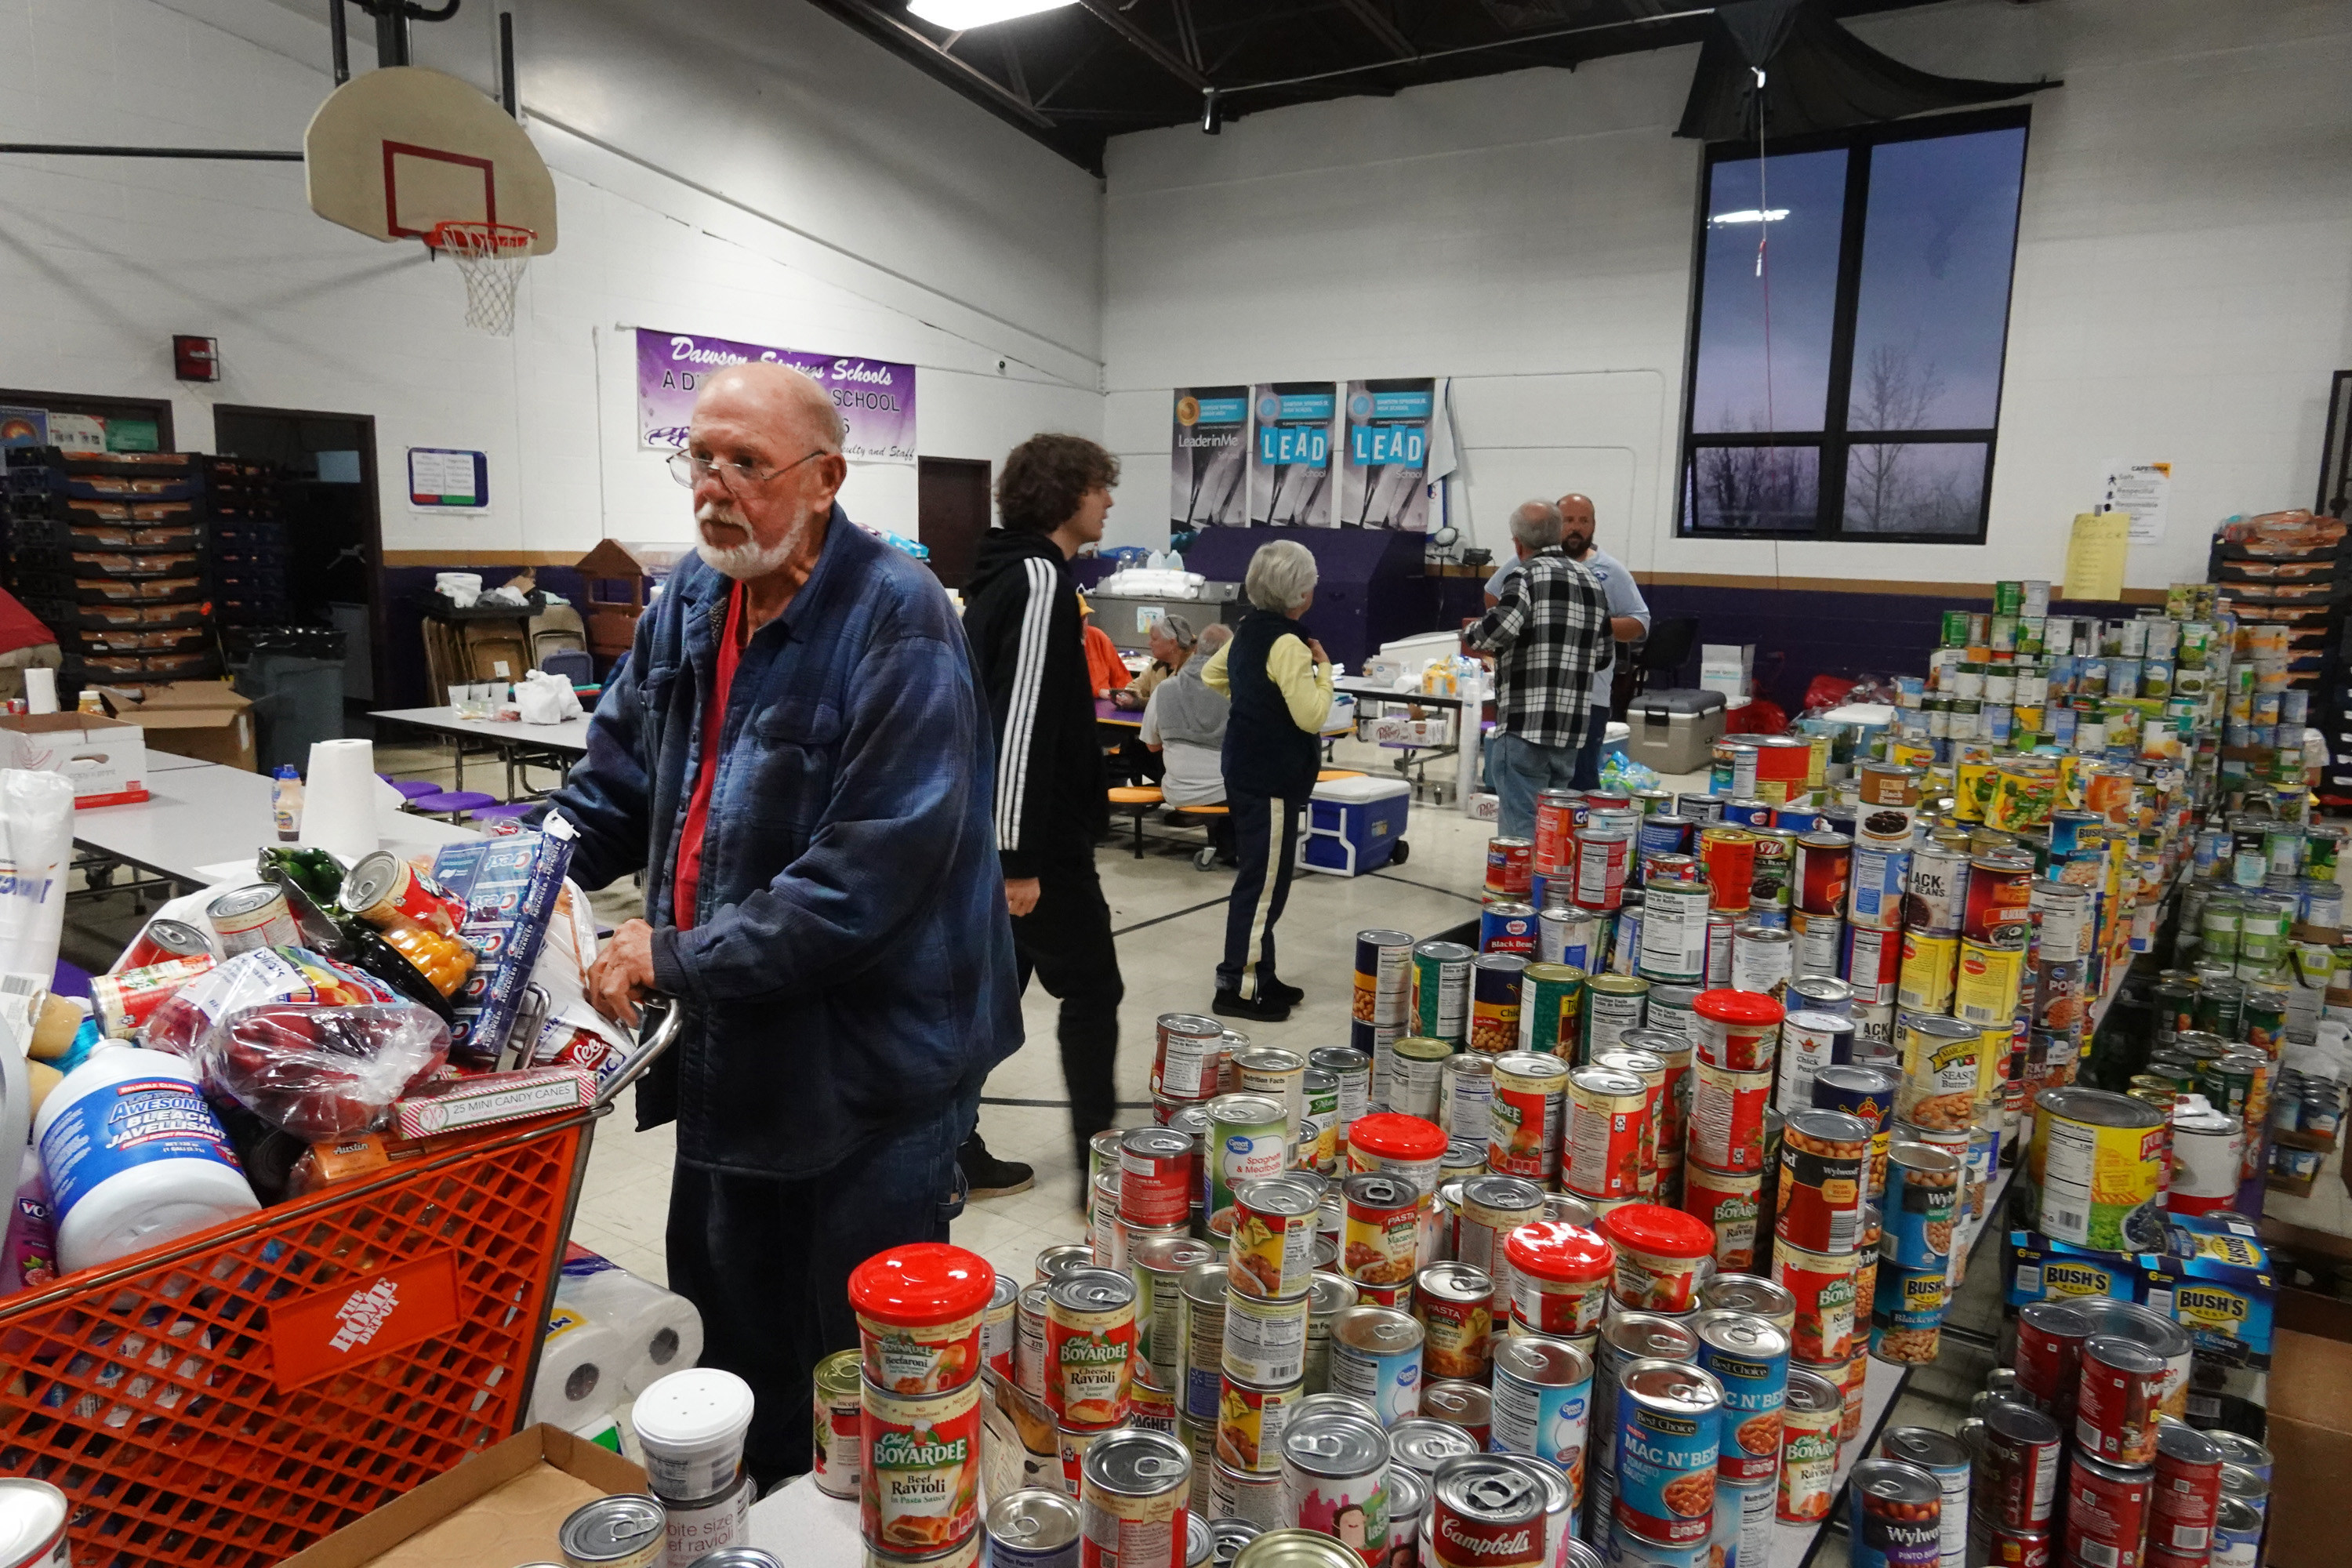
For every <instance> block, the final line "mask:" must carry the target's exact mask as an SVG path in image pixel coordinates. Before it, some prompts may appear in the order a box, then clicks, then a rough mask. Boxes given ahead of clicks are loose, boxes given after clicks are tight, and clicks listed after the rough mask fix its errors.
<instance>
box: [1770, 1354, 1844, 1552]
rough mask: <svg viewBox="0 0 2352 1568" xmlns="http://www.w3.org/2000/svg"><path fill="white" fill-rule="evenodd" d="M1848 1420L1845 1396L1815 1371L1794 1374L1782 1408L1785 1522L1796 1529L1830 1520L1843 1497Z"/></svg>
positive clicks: (1808, 1369) (1782, 1513) (1801, 1370)
mask: <svg viewBox="0 0 2352 1568" xmlns="http://www.w3.org/2000/svg"><path fill="white" fill-rule="evenodd" d="M1844 1415H1845V1391H1844V1390H1843V1388H1841V1387H1839V1386H1838V1384H1836V1383H1835V1382H1833V1381H1832V1380H1831V1379H1830V1378H1827V1377H1824V1376H1823V1375H1822V1373H1818V1372H1815V1371H1814V1370H1813V1369H1812V1368H1811V1367H1809V1366H1795V1367H1790V1369H1789V1394H1788V1400H1787V1403H1786V1404H1784V1405H1782V1406H1781V1409H1780V1518H1781V1520H1782V1521H1785V1522H1787V1523H1790V1524H1818V1523H1820V1522H1821V1521H1822V1520H1825V1519H1827V1518H1828V1517H1829V1516H1830V1503H1831V1500H1832V1499H1833V1498H1835V1496H1836V1495H1837V1465H1838V1428H1839V1426H1840V1424H1841V1423H1842V1422H1843V1418H1844Z"/></svg>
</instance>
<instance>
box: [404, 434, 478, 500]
mask: <svg viewBox="0 0 2352 1568" xmlns="http://www.w3.org/2000/svg"><path fill="white" fill-rule="evenodd" d="M408 504H409V505H410V506H411V507H414V508H416V509H418V510H427V511H480V510H484V509H486V508H487V507H488V505H489V504H490V459H489V458H488V454H486V453H482V452H470V451H462V450H458V449H456V448H453V447H410V448H408Z"/></svg>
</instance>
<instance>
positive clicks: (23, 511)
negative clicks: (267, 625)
mask: <svg viewBox="0 0 2352 1568" xmlns="http://www.w3.org/2000/svg"><path fill="white" fill-rule="evenodd" d="M200 460H201V459H199V458H197V456H196V455H195V454H194V453H188V452H60V451H58V449H57V448H55V447H26V448H20V449H18V450H16V451H12V452H11V453H10V454H9V463H8V469H7V501H8V586H9V589H10V591H11V592H13V593H14V594H15V595H16V597H17V598H18V599H19V600H20V601H22V602H23V604H24V605H25V607H26V609H27V610H29V611H31V612H32V613H33V614H34V615H35V616H37V617H39V618H40V620H41V621H42V622H43V623H44V624H46V625H47V626H48V627H49V629H50V630H51V631H53V632H55V633H56V634H57V637H58V647H59V648H60V649H61V650H62V652H63V653H64V656H65V664H64V668H63V669H62V670H61V671H60V675H61V677H62V679H63V680H64V683H65V684H66V685H67V686H68V688H71V687H78V686H80V685H84V684H97V683H103V684H107V685H135V684H138V683H141V682H144V681H162V680H185V679H195V678H200V677H204V676H208V675H217V674H218V673H219V672H220V670H219V657H218V654H217V652H216V651H215V647H214V639H213V634H212V626H211V608H210V598H211V593H210V587H209V583H208V580H207V573H206V565H205V515H204V499H203V498H204V485H203V477H202V474H201V472H200V470H199V468H198V466H197V465H198V463H199V461H200Z"/></svg>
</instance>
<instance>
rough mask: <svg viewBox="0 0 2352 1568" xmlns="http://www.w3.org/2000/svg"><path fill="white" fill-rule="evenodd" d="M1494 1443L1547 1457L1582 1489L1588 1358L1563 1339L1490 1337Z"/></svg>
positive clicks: (1577, 1490)
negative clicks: (1492, 1351)
mask: <svg viewBox="0 0 2352 1568" xmlns="http://www.w3.org/2000/svg"><path fill="white" fill-rule="evenodd" d="M1493 1392H1494V1424H1493V1429H1492V1434H1491V1436H1492V1441H1493V1445H1494V1447H1495V1448H1496V1450H1497V1451H1499V1452H1502V1453H1507V1454H1532V1455H1534V1456H1535V1457H1536V1458H1540V1459H1549V1460H1550V1461H1551V1462H1552V1463H1553V1464H1555V1465H1558V1466H1559V1468H1561V1469H1562V1470H1563V1471H1565V1472H1566V1473H1567V1475H1568V1484H1569V1488H1570V1492H1571V1493H1572V1494H1573V1495H1574V1496H1575V1497H1577V1498H1578V1499H1581V1498H1582V1496H1583V1494H1584V1467H1585V1444H1586V1441H1587V1434H1588V1432H1589V1430H1590V1422H1591V1413H1592V1358H1591V1357H1590V1356H1588V1355H1587V1354H1585V1352H1583V1351H1581V1350H1580V1349H1578V1348H1577V1347H1576V1346H1575V1345H1572V1344H1570V1343H1568V1342H1566V1341H1563V1340H1552V1339H1538V1338H1536V1337H1534V1336H1532V1335H1526V1334H1511V1335H1507V1336H1505V1337H1503V1338H1501V1339H1498V1340H1496V1342H1495V1360H1494V1384H1493Z"/></svg>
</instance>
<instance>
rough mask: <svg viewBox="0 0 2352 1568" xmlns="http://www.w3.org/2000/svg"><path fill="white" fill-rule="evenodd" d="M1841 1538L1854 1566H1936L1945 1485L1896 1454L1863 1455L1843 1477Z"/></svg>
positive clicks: (1939, 1559)
mask: <svg viewBox="0 0 2352 1568" xmlns="http://www.w3.org/2000/svg"><path fill="white" fill-rule="evenodd" d="M1848 1490H1849V1494H1850V1495H1851V1496H1852V1498H1853V1505H1852V1506H1853V1519H1852V1521H1850V1524H1849V1527H1848V1530H1847V1534H1846V1539H1847V1542H1848V1549H1849V1551H1850V1552H1851V1553H1852V1558H1853V1568H1937V1564H1938V1563H1941V1562H1942V1561H1943V1554H1944V1540H1943V1535H1944V1527H1943V1516H1944V1489H1943V1487H1942V1486H1941V1484H1940V1483H1938V1482H1937V1479H1936V1478H1935V1477H1934V1476H1932V1475H1929V1474H1928V1473H1927V1471H1926V1470H1923V1469H1921V1468H1919V1467H1918V1466H1916V1465H1912V1464H1906V1463H1905V1462H1904V1461H1903V1460H1901V1459H1864V1460H1863V1461H1862V1462H1861V1463H1859V1464H1857V1465H1855V1466H1854V1468H1853V1476H1852V1477H1851V1478H1850V1479H1849V1481H1848Z"/></svg>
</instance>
